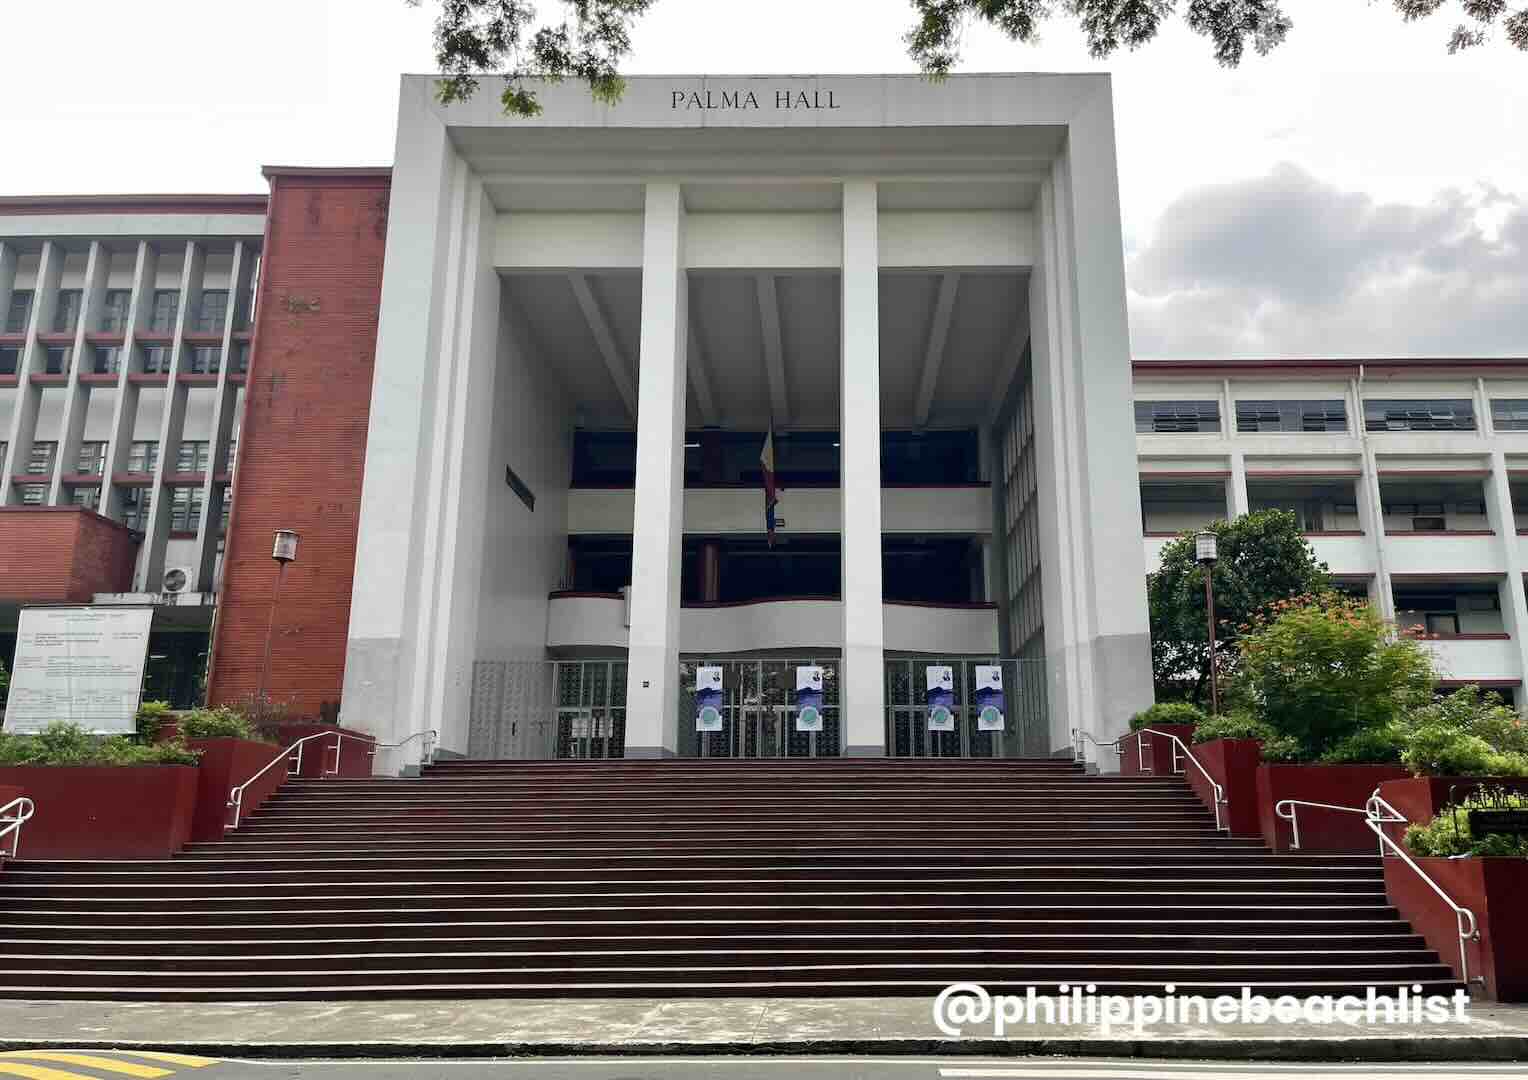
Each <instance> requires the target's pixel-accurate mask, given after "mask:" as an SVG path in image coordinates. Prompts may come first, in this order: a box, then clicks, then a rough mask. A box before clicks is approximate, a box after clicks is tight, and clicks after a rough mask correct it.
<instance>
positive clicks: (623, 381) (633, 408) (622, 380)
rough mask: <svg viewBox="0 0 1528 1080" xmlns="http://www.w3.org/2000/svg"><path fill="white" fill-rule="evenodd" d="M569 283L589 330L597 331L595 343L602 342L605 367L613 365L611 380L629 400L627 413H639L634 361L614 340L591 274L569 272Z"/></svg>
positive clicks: (624, 397) (601, 350)
mask: <svg viewBox="0 0 1528 1080" xmlns="http://www.w3.org/2000/svg"><path fill="white" fill-rule="evenodd" d="M568 284H570V285H571V286H573V296H574V297H575V298H576V299H577V300H578V306H579V308H580V309H581V310H582V311H583V313H584V320H585V321H586V322H587V323H588V324H589V332H590V333H591V334H593V335H594V343H595V344H596V345H598V346H599V350H600V356H601V357H603V358H604V360H605V367H607V368H609V369H610V378H611V381H612V382H614V383H615V388H616V391H617V392H618V393H619V394H620V395H621V400H622V401H623V402H625V403H626V412H627V415H629V416H636V415H637V388H636V385H635V384H634V383H633V382H632V380H631V365H630V364H628V363H627V362H626V357H625V356H623V355H622V353H621V349H620V346H618V345H617V344H616V343H615V335H613V334H612V333H611V332H610V323H609V321H608V320H607V319H606V318H605V312H604V311H603V310H602V309H601V308H600V304H599V300H598V299H596V298H595V295H594V290H593V289H592V288H590V286H589V279H588V277H586V276H585V275H583V274H569V275H568Z"/></svg>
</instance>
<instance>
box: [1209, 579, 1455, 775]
mask: <svg viewBox="0 0 1528 1080" xmlns="http://www.w3.org/2000/svg"><path fill="white" fill-rule="evenodd" d="M1238 650H1239V654H1240V655H1239V659H1238V664H1237V669H1236V675H1235V679H1234V681H1233V684H1232V687H1231V700H1232V701H1233V702H1234V703H1236V704H1237V705H1239V706H1240V707H1242V708H1245V709H1246V710H1247V711H1249V712H1251V713H1252V714H1253V715H1255V716H1257V717H1258V718H1259V719H1261V720H1262V721H1263V722H1264V723H1266V724H1267V725H1268V727H1269V728H1271V729H1272V730H1273V731H1274V732H1276V733H1277V734H1279V735H1282V736H1285V737H1287V738H1288V739H1289V740H1291V743H1292V747H1291V748H1290V750H1289V753H1290V754H1291V755H1292V760H1299V761H1316V760H1318V759H1320V758H1321V757H1322V755H1324V754H1325V753H1327V752H1328V751H1329V750H1333V749H1335V748H1336V747H1337V746H1338V745H1339V744H1341V743H1343V741H1344V740H1346V739H1348V738H1349V737H1350V736H1354V735H1356V734H1357V733H1359V732H1362V731H1369V730H1373V729H1380V728H1384V727H1387V726H1389V725H1391V724H1394V723H1396V722H1397V721H1398V720H1400V718H1401V717H1402V716H1404V715H1406V714H1407V713H1408V712H1410V711H1412V710H1415V709H1417V708H1420V707H1421V706H1423V705H1425V704H1426V703H1427V702H1428V701H1429V700H1431V698H1432V692H1433V685H1434V682H1435V678H1434V675H1433V669H1432V659H1431V657H1430V656H1429V655H1428V653H1427V651H1426V650H1425V649H1424V648H1423V647H1422V646H1421V644H1420V643H1418V642H1417V641H1416V640H1415V639H1414V638H1411V637H1408V636H1405V635H1402V634H1399V633H1397V632H1396V630H1395V628H1394V627H1393V626H1391V625H1389V624H1387V623H1386V622H1385V621H1384V620H1382V619H1381V618H1380V617H1379V614H1378V612H1376V611H1375V610H1374V608H1373V607H1372V606H1370V605H1369V604H1368V603H1367V602H1365V601H1362V600H1355V599H1350V598H1348V597H1344V596H1338V595H1336V594H1335V593H1325V594H1322V595H1320V596H1305V597H1297V598H1295V599H1292V600H1285V601H1280V602H1278V603H1276V604H1274V605H1272V606H1271V607H1270V608H1269V609H1268V610H1267V611H1266V612H1265V613H1264V614H1262V615H1260V616H1258V617H1256V618H1254V619H1253V620H1252V622H1251V623H1249V624H1248V626H1247V627H1246V629H1245V630H1244V631H1243V634H1242V637H1241V639H1240V641H1239V642H1238ZM1267 750H1268V748H1267V747H1265V753H1264V756H1265V757H1267V756H1268V753H1267Z"/></svg>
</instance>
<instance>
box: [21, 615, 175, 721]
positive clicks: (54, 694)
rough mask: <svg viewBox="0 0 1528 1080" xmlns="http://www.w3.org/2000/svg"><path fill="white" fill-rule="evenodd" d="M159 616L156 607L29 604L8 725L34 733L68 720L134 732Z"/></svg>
mask: <svg viewBox="0 0 1528 1080" xmlns="http://www.w3.org/2000/svg"><path fill="white" fill-rule="evenodd" d="M153 619H154V612H153V609H152V608H130V607H123V608H112V607H34V608H22V610H21V619H20V622H19V624H18V626H17V630H16V665H15V669H14V670H13V671H12V672H11V692H10V698H9V701H8V702H7V704H6V709H5V730H6V731H7V732H8V733H10V734H12V735H18V734H19V735H25V734H31V733H34V732H38V731H41V730H42V729H43V728H45V727H47V726H48V725H49V724H51V723H54V722H55V721H61V720H62V721H68V722H69V723H74V724H78V725H80V727H82V728H84V729H85V730H87V731H93V732H96V733H97V734H103V735H107V734H109V735H119V734H130V733H131V732H132V731H133V730H134V727H135V725H134V721H133V716H134V714H135V713H137V711H138V698H139V695H140V694H141V692H142V690H143V664H144V660H145V659H146V658H147V656H148V648H149V624H150V623H151V622H153Z"/></svg>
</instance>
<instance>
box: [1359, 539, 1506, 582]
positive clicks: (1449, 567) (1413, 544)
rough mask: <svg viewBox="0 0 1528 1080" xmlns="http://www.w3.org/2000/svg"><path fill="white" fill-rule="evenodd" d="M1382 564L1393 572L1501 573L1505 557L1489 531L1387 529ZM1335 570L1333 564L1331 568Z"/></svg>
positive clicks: (1425, 573) (1420, 573)
mask: <svg viewBox="0 0 1528 1080" xmlns="http://www.w3.org/2000/svg"><path fill="white" fill-rule="evenodd" d="M1385 567H1386V569H1387V570H1389V571H1390V573H1392V574H1395V575H1429V574H1447V573H1454V574H1503V573H1506V569H1507V568H1506V556H1505V553H1504V552H1503V551H1502V545H1501V542H1500V541H1499V540H1498V539H1497V538H1496V537H1495V536H1494V535H1493V534H1492V533H1490V532H1457V531H1456V532H1437V533H1432V532H1387V533H1386V534H1385ZM1334 569H1335V567H1334Z"/></svg>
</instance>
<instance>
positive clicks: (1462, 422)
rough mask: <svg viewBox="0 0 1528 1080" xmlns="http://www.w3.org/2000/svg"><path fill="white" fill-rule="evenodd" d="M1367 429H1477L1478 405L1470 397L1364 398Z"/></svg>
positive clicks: (1365, 425)
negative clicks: (1471, 401) (1472, 402)
mask: <svg viewBox="0 0 1528 1080" xmlns="http://www.w3.org/2000/svg"><path fill="white" fill-rule="evenodd" d="M1364 429H1365V430H1367V431H1474V430H1475V408H1474V406H1473V405H1471V403H1470V400H1469V398H1438V399H1424V398H1419V399H1416V400H1387V399H1375V400H1369V401H1365V402H1364Z"/></svg>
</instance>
